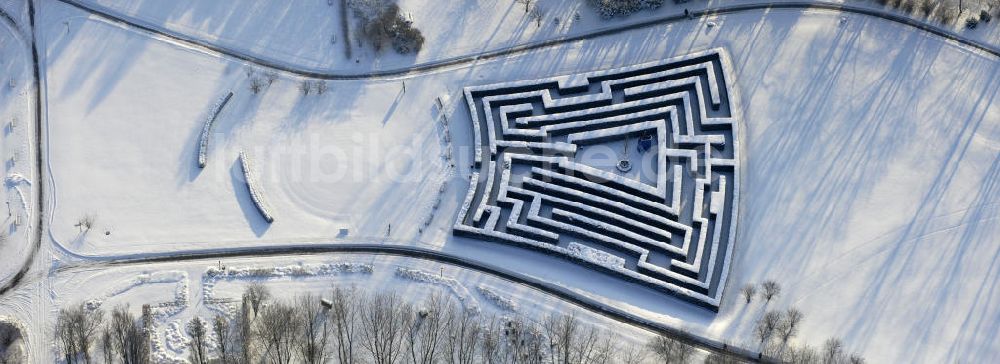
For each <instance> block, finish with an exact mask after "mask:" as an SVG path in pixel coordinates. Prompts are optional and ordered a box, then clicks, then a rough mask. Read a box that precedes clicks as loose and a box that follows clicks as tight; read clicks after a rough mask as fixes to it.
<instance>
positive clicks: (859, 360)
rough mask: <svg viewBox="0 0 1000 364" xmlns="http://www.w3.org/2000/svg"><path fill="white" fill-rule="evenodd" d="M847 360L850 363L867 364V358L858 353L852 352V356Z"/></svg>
mask: <svg viewBox="0 0 1000 364" xmlns="http://www.w3.org/2000/svg"><path fill="white" fill-rule="evenodd" d="M847 362H848V363H849V364H865V358H863V357H862V356H861V355H858V354H851V356H850V357H848V358H847Z"/></svg>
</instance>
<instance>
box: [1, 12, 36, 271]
mask: <svg viewBox="0 0 1000 364" xmlns="http://www.w3.org/2000/svg"><path fill="white" fill-rule="evenodd" d="M20 10H21V9H20V8H17V7H11V8H4V11H5V12H8V11H9V12H10V16H11V17H14V16H17V14H18V12H19V11H20ZM34 121H35V88H34V82H33V79H32V68H31V45H30V37H26V36H25V33H24V30H23V29H22V28H20V27H19V26H18V25H17V24H12V23H10V22H9V21H4V20H3V19H0V148H2V149H0V151H2V153H3V154H2V155H3V161H2V162H0V163H2V164H0V168H2V171H3V176H2V178H3V191H4V196H6V199H5V201H6V204H5V206H4V207H3V208H4V210H2V211H3V212H0V282H6V281H8V280H9V279H11V278H12V277H13V276H14V275H15V274H16V273H17V272H18V270H19V269H20V268H21V266H22V265H23V264H24V260H25V259H26V258H27V256H28V255H29V254H30V251H31V247H32V244H31V243H32V241H33V235H32V229H33V228H34V225H36V224H35V220H34V219H35V217H34V216H35V215H33V214H32V212H33V209H34V208H35V206H34V205H35V201H36V200H37V198H36V196H35V195H34V194H35V193H37V192H36V190H35V188H34V181H35V180H36V178H35V175H34V173H33V170H34V163H35V155H34V144H33V143H34V141H33V138H32V135H33V133H34V124H35V122H34Z"/></svg>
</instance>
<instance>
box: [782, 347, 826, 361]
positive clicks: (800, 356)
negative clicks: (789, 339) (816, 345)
mask: <svg viewBox="0 0 1000 364" xmlns="http://www.w3.org/2000/svg"><path fill="white" fill-rule="evenodd" d="M783 359H784V362H786V363H794V364H819V362H820V358H819V354H817V353H816V349H813V348H812V347H811V346H808V345H803V346H801V347H792V348H790V349H788V351H786V352H785V355H784V357H783Z"/></svg>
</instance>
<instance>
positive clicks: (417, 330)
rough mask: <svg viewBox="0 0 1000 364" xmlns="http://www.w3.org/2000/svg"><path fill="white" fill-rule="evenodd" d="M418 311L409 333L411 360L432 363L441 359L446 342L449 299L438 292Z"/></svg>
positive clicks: (422, 363) (408, 342) (423, 363)
mask: <svg viewBox="0 0 1000 364" xmlns="http://www.w3.org/2000/svg"><path fill="white" fill-rule="evenodd" d="M423 306H424V307H423V308H421V309H420V310H418V311H417V315H416V316H415V317H414V318H413V320H412V321H411V322H412V325H411V327H410V330H409V333H408V334H407V340H406V341H407V348H408V349H409V354H410V362H411V363H414V364H431V363H435V362H438V361H440V360H439V357H440V356H441V348H442V346H443V344H444V337H445V336H446V335H447V333H445V332H444V330H445V328H447V322H446V320H447V319H448V312H450V306H449V303H448V302H447V300H446V299H445V298H443V297H441V296H440V295H438V294H433V295H431V297H430V298H429V299H428V300H427V301H426V302H425V303H424V305H423Z"/></svg>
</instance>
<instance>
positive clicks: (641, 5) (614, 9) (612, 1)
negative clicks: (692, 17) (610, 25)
mask: <svg viewBox="0 0 1000 364" xmlns="http://www.w3.org/2000/svg"><path fill="white" fill-rule="evenodd" d="M590 3H591V4H592V5H593V6H594V7H596V8H597V13H598V14H601V17H603V18H605V19H610V18H613V17H616V16H626V15H629V14H632V13H634V12H637V11H639V10H643V9H656V8H658V7H660V6H661V5H663V0H590Z"/></svg>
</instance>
